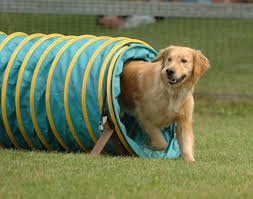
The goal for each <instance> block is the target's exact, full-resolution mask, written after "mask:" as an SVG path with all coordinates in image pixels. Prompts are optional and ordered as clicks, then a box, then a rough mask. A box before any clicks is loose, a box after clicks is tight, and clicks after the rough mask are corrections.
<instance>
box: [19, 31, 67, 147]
mask: <svg viewBox="0 0 253 199" xmlns="http://www.w3.org/2000/svg"><path fill="white" fill-rule="evenodd" d="M57 36H62V35H60V34H51V35H48V36H44V37H42V38H41V39H39V40H38V41H36V42H35V43H34V44H33V46H32V47H31V48H30V50H29V51H28V53H27V54H26V56H25V58H24V60H23V62H22V65H21V67H20V69H19V73H18V79H17V84H16V95H15V106H16V115H17V119H18V124H19V128H20V131H21V133H22V135H23V137H24V138H25V141H26V142H27V144H28V145H29V146H30V147H31V149H33V150H36V147H35V146H34V145H33V143H32V142H31V140H30V139H29V137H28V136H27V133H26V130H25V128H24V125H23V122H22V117H21V112H20V102H19V98H20V96H19V94H20V86H21V80H22V76H23V73H24V70H25V67H26V65H27V62H28V60H29V58H30V57H31V55H32V53H33V52H34V50H35V49H36V48H37V47H38V46H39V45H40V44H41V43H42V42H43V41H45V40H47V39H49V38H52V37H57Z"/></svg>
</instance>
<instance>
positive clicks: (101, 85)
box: [98, 37, 152, 155]
mask: <svg viewBox="0 0 253 199" xmlns="http://www.w3.org/2000/svg"><path fill="white" fill-rule="evenodd" d="M119 39H125V40H124V41H122V42H120V43H118V44H117V45H115V46H114V47H113V48H112V49H111V50H110V52H109V53H108V54H107V56H106V58H105V61H104V63H103V65H102V67H101V71H100V74H99V84H98V102H99V109H100V112H101V113H102V108H103V96H102V94H103V93H102V89H103V79H104V73H105V69H106V66H107V64H108V62H109V60H110V58H111V57H112V56H113V54H114V53H115V52H116V51H117V50H118V49H119V48H120V47H122V46H123V45H125V44H128V43H132V42H137V43H141V44H144V45H146V46H149V47H151V46H150V45H148V44H147V43H145V42H143V41H141V40H137V39H129V38H124V37H119ZM151 48H152V47H151ZM122 52H123V51H122ZM115 56H116V55H115ZM110 66H111V65H110ZM111 70H112V69H111ZM111 73H112V71H111ZM109 75H110V79H111V76H112V74H109V72H108V76H109ZM108 78H109V77H108ZM108 81H109V79H108ZM107 89H108V82H107ZM107 95H108V92H107ZM108 103H109V102H108ZM106 128H107V129H109V124H108V122H106ZM116 132H117V134H118V135H119V134H120V136H119V138H120V140H121V142H122V144H123V145H124V147H125V148H126V149H127V151H128V152H129V153H130V154H132V155H136V154H135V152H134V151H133V150H132V149H131V147H129V145H128V143H127V142H126V141H125V139H124V137H122V133H121V132H120V130H119V128H118V129H116Z"/></svg>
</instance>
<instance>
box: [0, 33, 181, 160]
mask: <svg viewBox="0 0 253 199" xmlns="http://www.w3.org/2000/svg"><path fill="white" fill-rule="evenodd" d="M156 55H157V52H156V51H155V50H153V49H152V48H151V47H150V46H149V45H148V44H146V43H145V42H142V41H140V40H135V39H130V38H125V37H117V38H111V37H105V36H103V37H95V36H93V35H82V36H63V35H60V34H51V35H44V34H40V33H37V34H33V35H26V34H25V33H13V34H11V35H6V34H4V33H2V32H0V85H1V86H0V92H1V109H0V146H1V147H3V148H4V147H6V148H10V147H14V148H23V149H39V150H56V151H68V152H70V151H85V152H88V151H90V150H91V149H92V148H93V147H94V145H95V143H96V142H97V140H98V139H99V137H100V136H101V134H102V132H101V131H100V130H99V128H98V126H99V122H100V120H101V114H102V110H103V109H105V110H106V112H107V113H108V122H107V123H106V124H105V128H108V127H110V128H112V129H114V131H115V133H117V136H118V139H119V141H120V142H121V144H122V145H123V146H124V148H125V150H126V151H127V152H128V153H129V154H130V155H136V156H140V157H165V158H177V157H178V156H179V155H180V151H179V146H178V143H177V140H176V132H175V125H176V124H175V123H173V124H170V125H168V126H167V127H164V128H163V129H161V131H162V133H163V135H164V137H165V139H166V141H167V142H168V147H167V149H166V150H164V151H153V150H151V149H149V148H148V147H147V146H146V145H145V143H146V142H145V141H146V139H147V138H146V134H145V131H144V130H143V129H142V128H141V126H140V125H139V123H138V120H137V119H136V118H133V117H131V116H128V115H125V116H124V118H120V106H119V104H118V100H117V97H118V96H119V94H120V92H121V91H120V74H121V72H122V69H123V65H124V63H125V62H126V61H127V60H129V59H143V60H146V61H151V60H152V59H154V57H156ZM122 92H123V91H122ZM105 151H106V152H107V153H109V154H117V149H116V147H115V146H114V144H113V142H112V140H111V139H110V140H109V142H108V143H107V144H106V146H105Z"/></svg>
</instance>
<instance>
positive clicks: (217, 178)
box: [0, 101, 253, 199]
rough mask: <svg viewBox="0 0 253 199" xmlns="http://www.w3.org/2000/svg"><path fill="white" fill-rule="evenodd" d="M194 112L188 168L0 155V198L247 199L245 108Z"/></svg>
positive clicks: (252, 107)
mask: <svg viewBox="0 0 253 199" xmlns="http://www.w3.org/2000/svg"><path fill="white" fill-rule="evenodd" d="M213 105H215V106H210V103H209V104H207V103H206V102H205V101H203V102H202V101H200V102H199V103H197V105H196V114H195V126H194V129H195V137H196V142H195V151H196V152H195V153H196V162H195V163H188V162H184V161H182V160H166V159H143V158H136V157H110V156H99V157H97V158H93V157H90V156H89V155H87V154H73V153H70V154H66V153H46V152H30V151H13V150H0V159H1V164H0V171H1V172H0V179H1V180H0V198H4V199H9V198H10V199H12V198H17V199H18V198H25V199H29V198H140V199H141V198H157V199H162V198H165V199H167V198H222V199H226V198H228V199H230V198H252V197H253V189H252V187H253V170H252V168H253V161H252V160H253V142H252V135H251V134H252V131H253V123H252V121H253V104H252V102H244V103H236V104H234V103H223V102H218V103H216V104H213Z"/></svg>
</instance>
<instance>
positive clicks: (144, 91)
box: [119, 46, 209, 161]
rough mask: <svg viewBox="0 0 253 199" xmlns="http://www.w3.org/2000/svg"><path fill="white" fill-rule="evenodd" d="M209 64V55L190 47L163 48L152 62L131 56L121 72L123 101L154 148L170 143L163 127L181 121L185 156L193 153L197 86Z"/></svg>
mask: <svg viewBox="0 0 253 199" xmlns="http://www.w3.org/2000/svg"><path fill="white" fill-rule="evenodd" d="M208 67H209V62H208V60H207V58H206V57H205V56H204V55H203V54H202V53H201V52H200V51H199V50H194V49H191V48H187V47H180V46H170V47H168V48H165V49H162V50H161V51H160V52H159V54H158V55H157V57H156V58H155V59H154V60H153V61H152V62H146V61H142V60H129V61H128V62H126V63H125V64H124V68H123V72H122V75H121V95H120V96H119V103H120V105H121V107H122V108H123V111H124V112H127V113H130V114H133V115H135V116H136V117H137V119H138V121H139V123H140V124H141V126H142V127H143V128H144V129H145V131H146V132H147V134H148V137H149V142H150V143H149V145H150V147H151V148H152V149H154V150H164V149H165V148H166V147H167V142H166V141H165V139H164V137H163V135H162V134H161V132H160V129H161V128H162V127H163V126H165V125H168V124H170V123H172V122H177V127H176V132H177V139H178V142H179V147H180V151H181V156H182V158H183V159H184V160H187V161H195V159H194V156H193V142H194V136H193V130H192V123H193V108H194V100H193V90H194V85H195V84H196V83H197V81H198V79H199V78H200V76H201V75H202V74H203V73H204V72H205V71H206V70H207V68H208Z"/></svg>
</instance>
